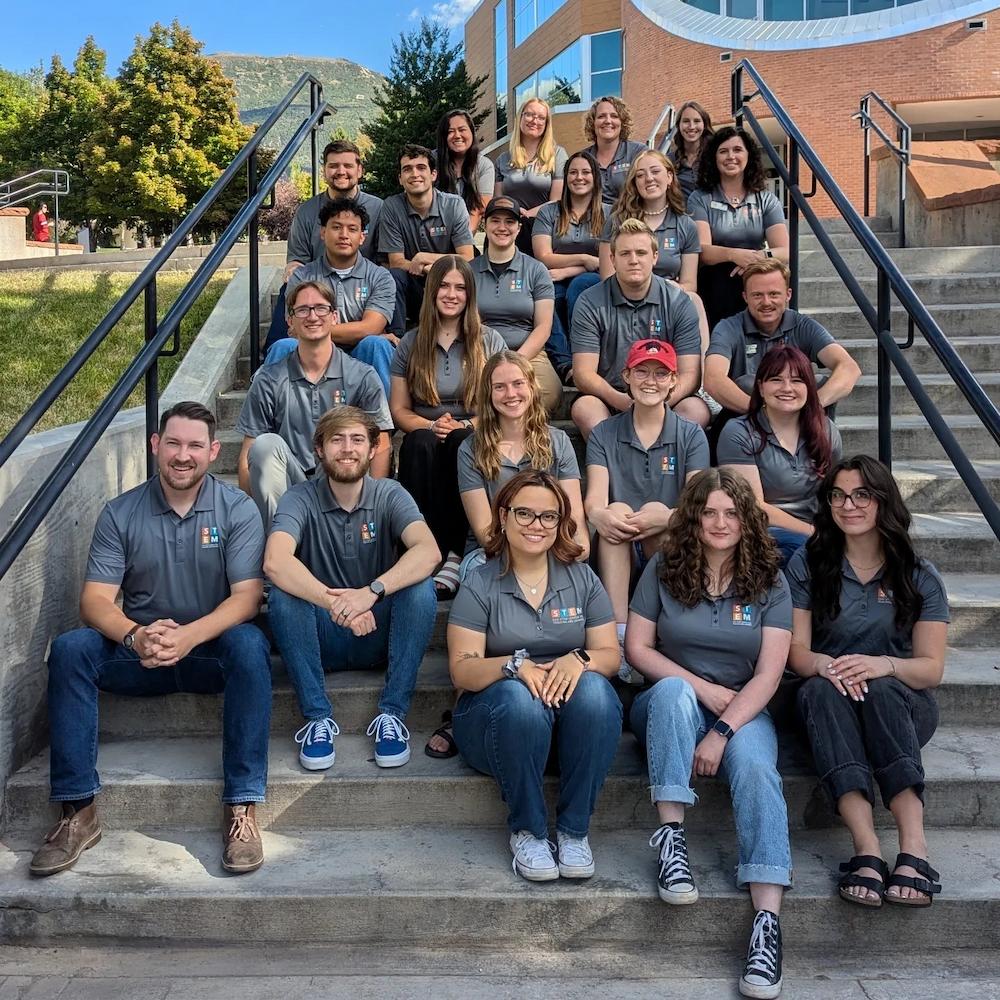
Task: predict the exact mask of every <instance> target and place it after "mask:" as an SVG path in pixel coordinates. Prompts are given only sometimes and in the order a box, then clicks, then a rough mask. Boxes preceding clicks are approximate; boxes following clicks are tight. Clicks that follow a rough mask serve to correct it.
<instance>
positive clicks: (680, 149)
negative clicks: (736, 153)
mask: <svg viewBox="0 0 1000 1000" xmlns="http://www.w3.org/2000/svg"><path fill="white" fill-rule="evenodd" d="M714 134H715V132H714V131H713V129H712V118H711V115H709V113H708V112H707V111H706V110H705V109H704V108H703V107H702V106H701V105H700V104H699V103H698V102H697V101H685V102H684V103H683V104H682V105H681V106H680V110H679V111H678V112H677V131H676V132H675V133H674V139H673V149H672V150H671V151H670V154H669V156H670V159H671V160H672V161H673V164H674V166H675V167H676V168H677V180H678V181H679V182H680V185H681V191H682V192H683V194H684V201H685V202H686V201H687V199H688V198H689V197H690V196H691V192H692V191H694V189H695V188H696V187H697V186H698V171H699V169H700V168H701V157H702V154H703V153H704V152H705V147H706V146H707V145H708V140H709V139H711V138H712V136H713V135H714Z"/></svg>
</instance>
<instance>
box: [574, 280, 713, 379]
mask: <svg viewBox="0 0 1000 1000" xmlns="http://www.w3.org/2000/svg"><path fill="white" fill-rule="evenodd" d="M649 337H653V338H655V339H656V340H665V341H667V342H668V343H669V344H673V347H674V350H675V351H676V352H677V356H678V357H683V356H684V355H697V356H698V357H701V334H700V333H699V332H698V313H697V312H696V311H695V308H694V306H693V305H692V304H691V299H690V298H689V297H688V294H687V292H685V291H684V290H683V289H682V288H680V287H678V286H677V285H671V284H669V283H668V282H666V281H664V280H663V279H662V278H658V277H657V276H656V275H655V274H654V275H653V278H652V281H651V282H650V285H649V291H648V292H647V293H646V297H645V298H644V299H640V300H639V301H638V302H633V301H632V300H631V299H627V298H626V297H625V295H624V293H623V292H622V289H621V285H619V284H618V278H617V277H616V276H615V275H611V277H610V278H606V279H605V280H604V281H602V282H601V283H600V284H599V285H594V286H593V287H592V288H588V289H587V290H586V291H585V292H584V293H583V294H582V295H581V296H580V297H579V298H578V299H577V300H576V309H575V310H574V312H573V329H572V333H571V341H572V344H573V353H574V354H597V355H599V360H598V362H597V374H598V375H600V376H601V378H603V379H604V380H605V381H606V382H608V384H609V385H612V386H614V388H616V389H618V390H619V391H620V392H624V391H625V383H624V381H623V380H622V371H623V370H624V369H625V361H626V360H627V358H628V352H629V348H630V347H631V346H632V345H633V344H634V343H635V342H636V341H637V340H643V339H644V338H649Z"/></svg>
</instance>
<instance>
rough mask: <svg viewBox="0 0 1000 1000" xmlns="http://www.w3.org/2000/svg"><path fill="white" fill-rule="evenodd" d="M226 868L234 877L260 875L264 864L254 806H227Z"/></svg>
mask: <svg viewBox="0 0 1000 1000" xmlns="http://www.w3.org/2000/svg"><path fill="white" fill-rule="evenodd" d="M222 830H223V833H222V839H223V843H224V844H225V845H226V846H225V850H223V852H222V867H223V868H225V869H226V871H227V872H232V873H233V874H234V875H242V874H243V873H244V872H253V871H256V870H257V869H258V868H260V866H261V865H262V864H263V863H264V845H263V844H262V843H261V840H260V830H259V829H258V827H257V816H256V811H255V808H254V804H253V803H252V802H250V803H248V804H247V805H227V806H225V808H224V809H223V813H222Z"/></svg>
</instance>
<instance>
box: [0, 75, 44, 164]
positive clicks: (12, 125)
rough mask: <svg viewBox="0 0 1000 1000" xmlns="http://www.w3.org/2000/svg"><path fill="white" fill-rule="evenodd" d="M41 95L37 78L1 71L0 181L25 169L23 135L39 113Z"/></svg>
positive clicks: (26, 150)
mask: <svg viewBox="0 0 1000 1000" xmlns="http://www.w3.org/2000/svg"><path fill="white" fill-rule="evenodd" d="M43 104H44V94H43V91H42V87H41V85H40V82H39V80H38V79H37V78H33V77H32V76H30V75H26V74H21V73H10V72H8V71H7V70H5V69H0V179H3V180H9V179H11V178H12V177H14V176H16V175H17V174H18V173H19V172H20V170H21V168H23V167H24V161H25V156H26V154H27V153H28V144H27V142H26V141H25V136H26V133H27V132H28V130H29V129H30V128H31V127H32V125H33V124H34V122H35V121H36V120H37V118H38V116H39V115H40V114H41V111H42V107H43Z"/></svg>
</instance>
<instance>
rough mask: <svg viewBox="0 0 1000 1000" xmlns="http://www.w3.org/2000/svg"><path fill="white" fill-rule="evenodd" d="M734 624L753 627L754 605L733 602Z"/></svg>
mask: <svg viewBox="0 0 1000 1000" xmlns="http://www.w3.org/2000/svg"><path fill="white" fill-rule="evenodd" d="M733 624H734V625H747V626H751V627H752V626H753V605H752V604H737V603H736V602H735V601H734V602H733Z"/></svg>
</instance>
